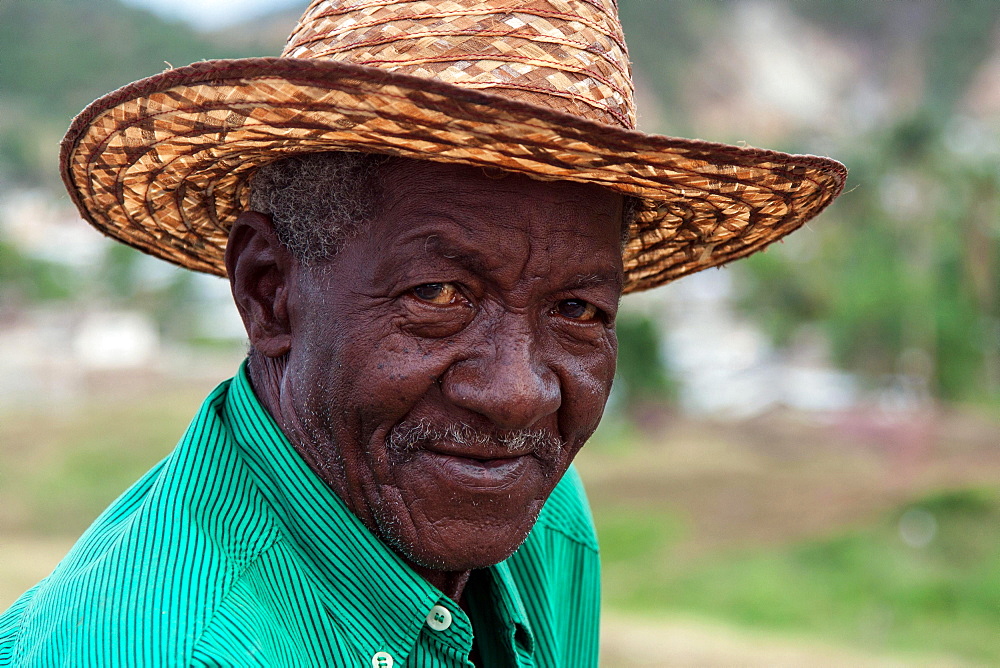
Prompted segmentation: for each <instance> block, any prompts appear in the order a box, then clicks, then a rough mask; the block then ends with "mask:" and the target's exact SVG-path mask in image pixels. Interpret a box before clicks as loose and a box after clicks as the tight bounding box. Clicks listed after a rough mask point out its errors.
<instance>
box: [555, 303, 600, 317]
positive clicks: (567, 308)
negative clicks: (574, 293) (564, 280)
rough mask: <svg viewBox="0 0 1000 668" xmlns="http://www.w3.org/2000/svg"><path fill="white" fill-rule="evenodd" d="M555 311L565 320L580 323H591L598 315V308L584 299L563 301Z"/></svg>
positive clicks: (557, 305)
mask: <svg viewBox="0 0 1000 668" xmlns="http://www.w3.org/2000/svg"><path fill="white" fill-rule="evenodd" d="M553 310H554V311H555V312H556V313H558V314H559V315H561V316H562V317H564V318H569V319H570V320H576V321H579V322H590V321H592V320H594V319H596V318H597V314H598V309H597V307H596V306H594V305H593V304H591V303H590V302H587V301H584V300H582V299H563V300H562V301H561V302H559V303H558V304H556V307H555V309H553Z"/></svg>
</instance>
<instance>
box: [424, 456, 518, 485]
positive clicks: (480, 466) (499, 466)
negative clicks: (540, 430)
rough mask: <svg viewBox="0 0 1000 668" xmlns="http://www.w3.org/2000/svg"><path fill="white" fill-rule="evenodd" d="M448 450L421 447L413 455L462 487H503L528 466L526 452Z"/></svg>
mask: <svg viewBox="0 0 1000 668" xmlns="http://www.w3.org/2000/svg"><path fill="white" fill-rule="evenodd" d="M468 455H469V453H462V454H450V453H447V452H441V451H440V450H436V449H431V448H425V449H423V450H422V451H421V452H420V454H418V455H417V457H416V459H418V460H423V461H424V462H425V463H427V464H429V465H430V466H431V467H432V468H433V469H435V470H437V471H438V472H440V474H441V475H442V477H444V478H446V479H447V480H448V481H449V482H452V483H458V484H460V485H462V486H463V487H479V488H489V489H497V488H500V489H502V488H505V487H509V486H510V485H513V484H514V483H516V482H517V480H518V479H519V478H520V477H521V476H522V475H523V474H524V473H525V472H526V471H527V470H528V467H529V466H531V463H532V461H533V460H534V458H533V457H530V456H528V454H527V453H522V454H511V453H507V454H506V455H505V456H503V457H490V456H486V455H485V454H483V453H476V454H475V456H468Z"/></svg>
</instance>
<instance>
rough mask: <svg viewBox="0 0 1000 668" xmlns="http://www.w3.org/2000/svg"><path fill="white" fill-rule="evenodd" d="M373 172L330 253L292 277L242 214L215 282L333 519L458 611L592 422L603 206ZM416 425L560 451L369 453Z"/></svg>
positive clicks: (600, 373) (284, 256)
mask: <svg viewBox="0 0 1000 668" xmlns="http://www.w3.org/2000/svg"><path fill="white" fill-rule="evenodd" d="M385 170H386V171H385V173H384V176H383V182H384V184H385V187H384V198H385V199H384V204H383V206H382V209H381V211H380V214H379V215H378V216H377V217H376V219H375V220H374V221H372V222H371V224H370V225H366V227H365V229H364V231H363V232H362V233H360V234H358V235H357V236H355V237H354V238H352V239H350V240H349V241H348V242H347V243H346V245H345V247H344V248H343V249H342V250H341V251H340V252H339V253H338V254H337V255H336V256H335V257H333V258H331V259H330V260H328V261H325V262H322V263H320V264H319V265H316V266H303V265H302V264H301V263H300V262H299V261H298V260H296V258H294V257H293V256H292V255H291V254H290V253H289V252H288V251H287V250H286V249H285V247H284V246H282V245H281V244H280V242H279V241H278V240H277V238H276V236H275V234H274V230H273V228H272V225H271V221H270V219H269V218H268V217H267V216H265V215H263V214H260V213H255V212H246V213H244V214H242V215H241V216H240V217H239V218H238V220H237V221H236V222H235V224H234V225H233V229H232V232H231V234H230V239H229V245H228V247H227V249H226V267H227V269H228V272H229V277H230V281H231V284H232V290H233V295H234V297H235V300H236V304H237V306H238V308H239V311H240V314H241V315H242V317H243V321H244V323H245V324H246V328H247V333H248V335H249V338H250V342H251V344H252V345H253V346H254V348H255V350H256V351H257V353H258V354H257V355H255V356H254V357H253V358H252V363H251V368H250V372H251V380H252V383H253V385H254V390H255V392H256V393H257V395H258V397H259V398H260V400H261V401H262V403H263V404H264V406H265V407H266V408H267V409H268V410H269V411H270V413H271V414H272V416H273V417H274V418H275V421H276V422H277V423H278V425H279V426H280V427H281V429H282V431H283V432H284V433H285V434H286V435H287V436H288V438H289V440H290V441H291V443H292V444H293V446H294V447H295V448H296V450H297V451H298V452H299V454H300V455H301V456H302V457H303V459H304V460H305V461H306V463H307V464H308V465H309V466H310V468H312V470H313V471H315V472H316V473H317V475H319V476H320V477H321V478H322V479H323V480H324V481H325V482H326V483H327V484H328V485H329V486H330V487H331V488H332V489H333V491H334V492H335V493H336V494H338V495H339V496H340V497H341V498H342V499H343V500H344V502H345V503H346V504H347V506H348V507H349V508H350V510H351V511H352V512H354V513H355V514H356V515H357V516H358V517H359V518H360V519H361V521H362V522H363V523H364V524H365V525H366V526H367V527H368V528H369V529H370V530H371V531H372V532H373V533H374V534H375V535H376V536H378V537H379V538H381V539H382V540H383V541H384V542H385V543H386V544H388V545H389V546H390V547H391V548H392V549H394V550H395V551H396V552H397V553H398V554H399V555H400V556H401V557H402V558H403V559H404V560H405V561H406V562H407V563H408V564H409V565H410V566H412V567H413V568H414V570H415V571H416V572H417V573H419V574H420V575H422V576H423V577H424V578H426V579H427V580H428V581H429V582H430V583H431V584H433V585H435V586H436V587H438V588H439V589H440V590H441V591H442V592H444V593H445V594H446V595H448V596H450V597H451V598H453V599H454V600H456V601H458V600H459V599H460V597H461V593H462V590H463V588H464V586H465V584H466V582H467V581H468V578H469V574H470V572H471V571H472V570H473V569H478V568H484V567H487V566H490V565H493V564H496V563H498V562H500V561H502V560H503V559H506V558H507V557H508V556H510V554H512V553H513V551H514V550H515V549H517V547H518V546H519V545H520V544H521V542H523V540H524V539H525V537H526V536H527V534H528V532H529V531H530V529H531V527H532V525H533V524H534V522H535V520H536V519H537V517H538V513H539V511H540V510H541V507H542V504H543V502H544V501H545V499H546V498H547V497H548V496H549V494H550V492H551V491H552V489H553V487H554V486H555V485H556V483H557V482H558V481H559V479H560V477H561V476H562V474H563V473H564V472H565V470H566V468H567V467H568V466H569V464H570V462H571V461H572V459H573V457H574V456H575V455H576V453H577V452H578V451H579V449H580V448H581V447H582V446H583V444H584V443H585V442H586V440H587V439H588V438H589V437H590V435H591V434H592V433H593V431H594V429H595V428H596V427H597V424H598V422H599V421H600V418H601V415H602V413H603V410H604V405H605V402H606V401H607V398H608V394H609V392H610V389H611V382H612V379H613V377H614V371H615V357H616V352H617V341H616V339H615V334H614V318H615V313H616V311H617V308H618V300H619V298H620V296H621V286H622V277H623V272H622V260H621V252H620V230H621V218H622V198H621V196H620V195H617V194H614V193H611V192H609V191H607V190H605V189H603V188H600V187H597V186H593V185H587V184H575V183H570V182H555V183H548V182H542V181H535V180H531V179H529V178H527V177H523V176H516V175H508V176H506V177H505V178H499V179H498V178H497V176H496V175H495V174H491V175H487V174H485V173H484V172H483V170H480V169H478V168H473V167H465V166H459V165H441V164H435V163H429V162H420V161H399V162H393V163H390V165H388V166H387V167H386V168H385ZM417 423H422V424H427V425H433V426H435V427H439V428H445V427H447V426H448V425H464V426H466V427H468V428H471V429H472V430H475V432H476V433H479V434H484V435H486V436H489V437H501V436H503V435H510V434H516V433H517V432H518V431H519V430H531V431H533V432H536V433H539V434H544V435H545V436H547V437H554V439H557V442H558V443H560V445H559V447H542V446H538V445H534V446H532V445H526V446H518V447H513V448H504V447H501V445H499V441H496V440H491V439H490V438H486V439H484V442H483V443H479V442H477V443H475V444H472V445H470V444H467V443H466V444H458V443H456V442H453V441H450V440H449V439H439V440H433V439H432V440H430V441H422V442H420V443H418V444H417V445H416V446H415V447H413V448H410V449H405V450H400V449H398V448H396V447H394V446H393V445H392V443H387V438H388V437H389V435H390V434H391V433H392V430H393V428H394V427H396V426H397V425H400V424H403V425H413V424H417ZM390 440H391V439H390Z"/></svg>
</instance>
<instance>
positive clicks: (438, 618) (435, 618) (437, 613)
mask: <svg viewBox="0 0 1000 668" xmlns="http://www.w3.org/2000/svg"><path fill="white" fill-rule="evenodd" d="M427 626H429V627H431V628H432V629H434V630H435V631H444V630H446V629H447V628H448V627H449V626H451V613H450V612H449V611H448V608H446V607H444V606H443V605H435V606H434V607H433V608H431V612H430V614H429V615H427Z"/></svg>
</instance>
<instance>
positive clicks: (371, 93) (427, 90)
mask: <svg viewBox="0 0 1000 668" xmlns="http://www.w3.org/2000/svg"><path fill="white" fill-rule="evenodd" d="M634 126H635V110H634V107H633V89H632V81H631V75H630V67H629V61H628V52H627V50H626V46H625V41H624V36H623V34H622V30H621V25H620V24H619V21H618V15H617V4H616V0H398V1H393V0H314V1H313V2H312V4H311V5H310V6H309V8H308V9H307V10H306V12H305V14H304V15H303V16H302V18H301V19H300V21H299V24H298V25H297V26H296V28H295V29H294V31H293V32H292V34H291V37H290V38H289V40H288V43H287V44H286V46H285V49H284V51H283V53H282V55H281V57H280V58H248V59H240V60H215V61H206V62H199V63H195V64H193V65H189V66H187V67H181V68H177V69H172V70H168V71H166V72H163V73H162V74H158V75H156V76H152V77H149V78H147V79H143V80H141V81H137V82H135V83H132V84H130V85H128V86H125V87H124V88H121V89H119V90H117V91H115V92H113V93H110V94H108V95H106V96H104V97H102V98H100V99H99V100H97V101H95V102H94V103H92V104H91V105H90V106H89V107H87V108H86V109H85V110H84V111H83V112H82V113H81V114H80V115H79V116H78V117H77V118H76V119H75V121H74V122H73V124H72V126H71V127H70V129H69V132H68V133H67V134H66V137H65V139H64V140H63V145H62V157H61V168H62V174H63V178H64V180H65V182H66V186H67V188H68V189H69V192H70V195H71V196H72V198H73V200H74V202H75V203H76V204H77V206H78V207H79V209H80V211H81V213H82V214H83V216H84V217H85V218H86V219H87V220H88V221H90V223H91V224H93V225H94V226H95V227H96V228H98V229H99V230H101V231H102V232H104V233H105V234H108V235H110V236H112V237H114V238H115V239H118V240H119V241H122V242H124V243H126V244H128V245H130V246H134V247H136V248H139V249H140V250H143V251H145V252H147V253H151V254H153V255H156V256H158V257H161V258H163V259H166V260H169V261H171V262H174V263H176V264H179V265H181V266H183V267H188V268H190V269H195V270H198V271H204V272H209V273H213V274H218V275H224V274H225V267H224V266H223V250H224V248H225V244H226V240H227V237H228V233H229V227H230V224H231V222H232V221H233V220H234V219H235V217H236V216H237V215H238V214H239V213H240V212H241V211H242V210H243V208H244V207H245V205H246V201H247V180H248V178H249V177H250V176H251V175H252V174H253V171H254V169H255V168H256V167H259V166H260V165H262V164H264V163H266V162H269V161H272V160H275V159H278V158H280V157H282V156H284V155H288V154H292V153H303V152H318V151H336V150H354V151H367V152H372V153H386V154H392V155H399V156H407V157H411V158H420V159H425V160H434V161H441V162H451V163H462V164H468V165H484V166H491V167H499V168H502V169H504V170H508V171H511V172H520V173H523V174H527V175H529V176H532V177H534V178H539V179H548V180H569V181H581V182H588V183H596V184H600V185H603V186H606V187H608V188H612V189H614V190H616V191H619V192H621V193H624V194H628V195H635V196H637V197H639V198H641V200H642V205H641V209H640V212H639V214H638V216H637V220H636V223H635V225H634V227H633V229H632V230H631V235H630V239H629V241H628V243H627V245H626V247H625V250H624V261H625V270H626V286H625V291H626V292H634V291H636V290H643V289H647V288H651V287H654V286H656V285H660V284H662V283H665V282H667V281H670V280H672V279H674V278H677V277H679V276H683V275H685V274H690V273H692V272H696V271H699V270H701V269H705V268H707V267H712V266H716V265H720V264H723V263H726V262H729V261H731V260H735V259H737V258H740V257H744V256H746V255H749V254H750V253H753V252H754V251H757V250H760V249H762V248H764V247H765V246H767V245H768V244H770V243H772V242H773V241H776V240H777V239H780V238H781V237H783V236H784V235H786V234H788V233H789V232H791V231H793V230H795V229H797V228H798V227H800V226H801V225H802V224H803V223H805V222H806V221H807V220H809V219H810V218H812V217H813V216H815V215H816V214H817V213H819V212H820V211H821V210H822V209H823V208H824V207H825V206H826V205H827V204H829V203H830V201H831V200H832V199H833V198H834V197H836V196H837V194H839V192H840V191H841V189H842V188H843V184H844V180H845V178H846V170H845V169H844V167H843V165H841V164H840V163H838V162H836V161H833V160H830V159H827V158H819V157H815V156H794V155H787V154H783V153H776V152H773V151H765V150H760V149H752V148H742V147H736V146H727V145H723V144H716V143H709V142H703V141H695V140H687V139H676V138H671V137H663V136H656V135H648V134H643V133H640V132H636V131H635V130H634Z"/></svg>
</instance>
